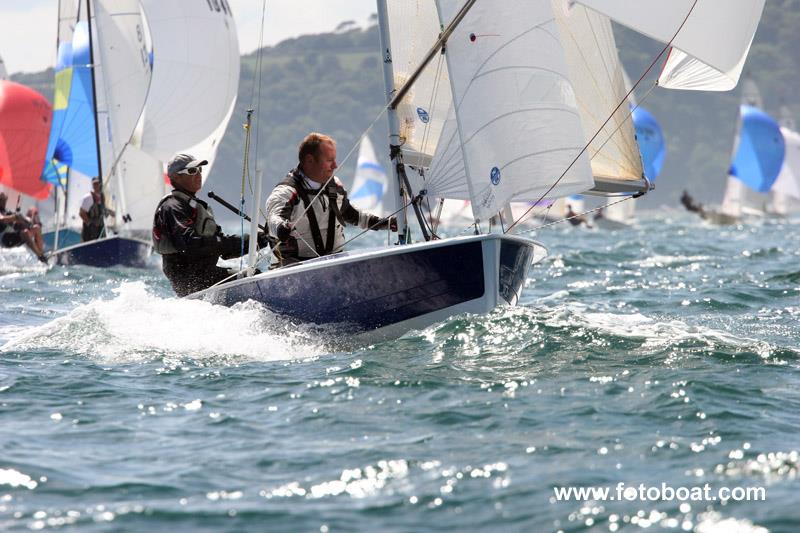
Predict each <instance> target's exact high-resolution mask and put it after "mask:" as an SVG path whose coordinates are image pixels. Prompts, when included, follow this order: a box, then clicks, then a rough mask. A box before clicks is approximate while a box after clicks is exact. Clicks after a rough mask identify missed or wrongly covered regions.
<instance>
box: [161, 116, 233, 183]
mask: <svg viewBox="0 0 800 533" xmlns="http://www.w3.org/2000/svg"><path fill="white" fill-rule="evenodd" d="M235 107H236V101H235V100H234V101H232V102H231V106H230V108H229V109H228V113H227V114H226V115H225V118H224V119H223V120H222V122H220V123H219V125H218V126H217V129H215V130H214V131H213V132H212V133H211V135H209V136H208V137H206V138H205V139H203V140H202V141H200V142H199V143H197V144H195V145H194V146H189V147H187V148H184V149H182V150H181V152H186V153H187V154H193V155H196V156H197V157H200V158H202V159H205V160H206V161H208V165H205V168H203V183H204V184H205V182H206V180H207V179H208V177H209V176H210V175H211V168H212V167H213V166H214V161H216V159H217V149H218V148H219V144H220V142H221V141H222V136H223V135H225V131H226V130H227V129H228V123H229V122H230V121H231V117H232V116H233V110H234V108H235ZM171 189H172V187H168V189H167V192H169V191H170V190H171Z"/></svg>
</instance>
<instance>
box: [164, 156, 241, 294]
mask: <svg viewBox="0 0 800 533" xmlns="http://www.w3.org/2000/svg"><path fill="white" fill-rule="evenodd" d="M207 164H208V161H206V160H205V159H202V160H201V159H197V158H195V157H194V156H192V155H189V154H178V155H176V156H175V157H173V158H172V160H171V161H170V162H169V163H168V164H167V176H168V177H169V180H170V182H171V183H172V187H173V191H172V192H171V193H170V194H168V195H167V196H165V197H164V198H162V199H161V202H159V204H158V207H157V208H156V212H155V216H154V217H153V246H154V248H155V250H156V251H157V252H158V253H160V254H161V256H162V258H161V259H162V265H163V270H164V274H165V275H166V276H167V279H169V281H170V283H171V284H172V288H173V289H174V290H175V293H176V294H177V295H178V296H186V295H187V294H191V293H193V292H196V291H199V290H203V289H206V288H208V287H210V286H212V285H214V284H216V283H218V282H220V281H222V280H224V279H225V278H227V277H229V276H230V272H229V271H228V270H227V269H225V268H221V267H218V266H217V260H218V259H219V258H220V257H222V258H223V259H231V258H234V257H239V256H240V255H241V251H242V250H243V249H247V246H248V240H249V239H248V238H247V236H245V239H244V243H242V238H241V237H239V236H238V235H225V234H223V233H222V229H221V228H220V227H219V226H218V225H217V223H216V221H215V220H214V213H213V211H212V210H211V208H210V207H209V205H208V204H207V203H206V202H204V201H203V200H201V199H199V198H197V196H196V194H197V192H198V191H199V190H200V188H201V187H202V185H203V178H202V174H203V167H204V166H205V165H207Z"/></svg>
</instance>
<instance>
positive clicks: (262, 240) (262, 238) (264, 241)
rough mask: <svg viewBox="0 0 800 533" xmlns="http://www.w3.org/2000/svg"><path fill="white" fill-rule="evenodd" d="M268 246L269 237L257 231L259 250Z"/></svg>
mask: <svg viewBox="0 0 800 533" xmlns="http://www.w3.org/2000/svg"><path fill="white" fill-rule="evenodd" d="M269 244H270V242H269V236H267V234H266V233H264V232H263V231H259V232H258V247H259V248H266V247H267V246H269Z"/></svg>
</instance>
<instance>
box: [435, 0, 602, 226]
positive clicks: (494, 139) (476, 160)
mask: <svg viewBox="0 0 800 533" xmlns="http://www.w3.org/2000/svg"><path fill="white" fill-rule="evenodd" d="M437 4H438V8H439V17H440V21H442V23H445V21H450V20H452V18H453V16H454V15H455V13H456V12H457V11H458V9H459V8H460V7H461V4H462V2H460V1H458V0H440V1H439V2H437ZM446 57H447V66H448V70H449V75H450V82H451V90H452V95H453V106H454V110H455V117H456V125H457V127H458V138H459V141H460V142H459V144H460V148H461V151H462V153H463V159H464V166H465V170H466V177H467V184H468V190H469V193H470V198H471V201H472V208H473V213H474V215H475V218H476V219H479V220H486V219H488V218H489V217H491V216H493V215H494V214H496V213H497V212H499V211H500V210H501V209H502V208H503V206H504V205H505V204H506V203H508V202H510V201H512V200H520V201H524V200H534V201H535V200H538V199H539V198H540V197H541V196H542V195H543V194H545V193H546V192H547V191H548V189H550V187H551V186H552V185H553V184H554V182H555V181H556V180H557V179H558V178H559V176H561V175H562V174H563V173H564V172H565V170H566V169H568V168H569V169H570V170H569V171H567V172H566V174H565V175H564V177H563V179H561V181H560V182H558V184H557V185H556V186H555V187H554V188H553V190H552V191H550V195H551V196H565V195H568V194H572V193H577V192H582V191H585V190H587V189H589V188H591V187H592V185H593V181H592V176H591V170H590V167H589V161H588V157H587V155H586V154H585V153H584V154H582V155H580V156H579V154H580V153H581V150H582V149H583V146H584V143H585V135H584V132H583V129H582V125H581V119H580V113H579V111H578V109H577V102H576V100H575V93H574V91H573V88H572V85H571V83H570V81H569V72H568V69H567V64H566V59H565V57H564V51H563V49H562V47H561V43H560V40H559V38H558V29H557V27H556V23H555V20H554V16H553V11H552V8H551V3H550V0H535V1H530V2H525V3H523V4H514V5H511V4H510V3H509V2H505V1H502V0H494V1H485V2H480V3H477V4H475V6H474V7H473V8H472V9H471V10H470V11H469V13H468V14H467V15H466V17H465V18H464V20H463V21H462V23H461V24H460V25H459V26H458V28H456V29H455V31H454V32H453V34H452V36H451V37H450V39H449V40H448V43H447V53H446ZM576 158H577V161H576V162H575V164H572V163H573V161H575V160H576ZM571 164H572V166H571V167H570V165H571Z"/></svg>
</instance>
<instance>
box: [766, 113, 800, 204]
mask: <svg viewBox="0 0 800 533" xmlns="http://www.w3.org/2000/svg"><path fill="white" fill-rule="evenodd" d="M781 133H782V134H783V139H784V141H786V158H785V159H784V160H783V166H782V167H781V173H780V174H778V179H777V180H775V183H774V184H773V185H772V190H771V191H770V193H771V197H772V198H771V206H770V210H771V211H772V212H773V213H776V214H779V215H788V214H790V213H791V212H792V211H796V210H797V209H798V208H800V133H797V132H796V131H794V130H792V129H789V128H788V127H786V126H783V127H781Z"/></svg>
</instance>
